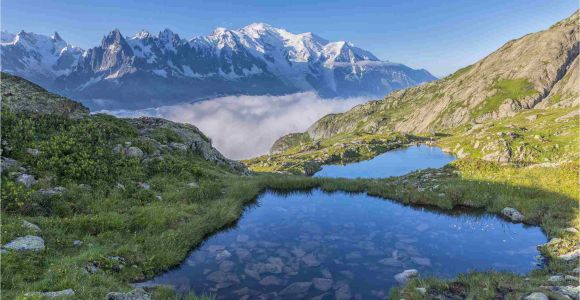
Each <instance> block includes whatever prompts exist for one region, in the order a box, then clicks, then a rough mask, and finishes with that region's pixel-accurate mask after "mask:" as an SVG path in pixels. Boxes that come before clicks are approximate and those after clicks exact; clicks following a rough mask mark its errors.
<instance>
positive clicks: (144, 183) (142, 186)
mask: <svg viewBox="0 0 580 300" xmlns="http://www.w3.org/2000/svg"><path fill="white" fill-rule="evenodd" d="M139 187H141V188H142V189H144V190H148V189H150V188H151V185H149V183H147V182H139Z"/></svg>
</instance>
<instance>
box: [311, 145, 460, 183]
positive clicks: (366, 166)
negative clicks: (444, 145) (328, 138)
mask: <svg viewBox="0 0 580 300" xmlns="http://www.w3.org/2000/svg"><path fill="white" fill-rule="evenodd" d="M453 160H455V158H454V157H453V156H452V155H450V154H447V153H445V152H443V151H441V149H440V148H437V147H429V146H426V145H418V146H411V147H407V148H404V149H399V150H393V151H389V152H385V153H383V154H381V155H378V156H376V157H375V158H373V159H370V160H365V161H361V162H357V163H352V164H348V165H328V166H323V167H322V170H320V171H318V172H317V173H316V174H314V176H315V177H343V178H384V177H389V176H401V175H404V174H407V173H410V172H413V171H417V170H421V169H426V168H440V167H443V166H445V165H446V164H448V163H450V162H452V161H453Z"/></svg>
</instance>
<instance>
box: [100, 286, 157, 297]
mask: <svg viewBox="0 0 580 300" xmlns="http://www.w3.org/2000/svg"><path fill="white" fill-rule="evenodd" d="M105 299H106V300H151V296H149V294H147V292H145V290H144V289H142V288H137V289H134V290H132V291H130V292H128V293H119V292H111V293H108V294H107V295H106V296H105Z"/></svg>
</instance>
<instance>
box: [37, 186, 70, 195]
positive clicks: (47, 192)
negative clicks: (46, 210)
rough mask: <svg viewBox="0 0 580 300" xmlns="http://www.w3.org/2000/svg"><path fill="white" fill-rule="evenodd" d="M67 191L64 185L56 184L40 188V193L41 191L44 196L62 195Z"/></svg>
mask: <svg viewBox="0 0 580 300" xmlns="http://www.w3.org/2000/svg"><path fill="white" fill-rule="evenodd" d="M64 192H66V189H65V188H64V187H62V186H55V187H51V188H48V189H40V190H38V193H40V194H41V195H43V196H47V197H50V196H54V195H61V194H62V193H64Z"/></svg>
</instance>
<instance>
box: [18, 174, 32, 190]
mask: <svg viewBox="0 0 580 300" xmlns="http://www.w3.org/2000/svg"><path fill="white" fill-rule="evenodd" d="M16 182H18V183H21V184H23V185H24V186H25V187H27V188H31V187H32V186H33V185H35V184H36V179H35V178H34V176H32V175H29V174H25V173H22V174H20V175H18V178H16Z"/></svg>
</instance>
